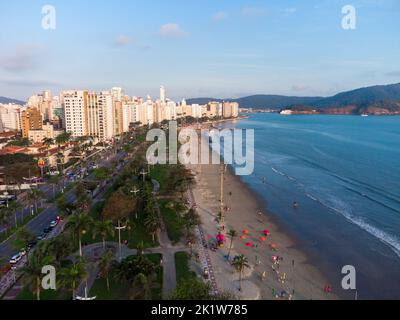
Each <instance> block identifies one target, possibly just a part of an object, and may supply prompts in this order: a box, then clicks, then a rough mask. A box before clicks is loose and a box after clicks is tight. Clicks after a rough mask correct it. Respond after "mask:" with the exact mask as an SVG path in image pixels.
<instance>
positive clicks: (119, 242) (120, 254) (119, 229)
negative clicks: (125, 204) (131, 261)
mask: <svg viewBox="0 0 400 320" xmlns="http://www.w3.org/2000/svg"><path fill="white" fill-rule="evenodd" d="M126 227H127V226H126V225H125V226H123V227H121V222H120V220H118V227H115V230H118V246H119V261H120V262H121V260H122V247H121V230H125V229H126Z"/></svg>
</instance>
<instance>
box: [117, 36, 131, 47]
mask: <svg viewBox="0 0 400 320" xmlns="http://www.w3.org/2000/svg"><path fill="white" fill-rule="evenodd" d="M132 42H133V39H132V38H131V37H129V36H126V35H119V36H118V37H117V38H116V39H115V41H114V43H115V45H117V46H126V45H128V44H131V43H132Z"/></svg>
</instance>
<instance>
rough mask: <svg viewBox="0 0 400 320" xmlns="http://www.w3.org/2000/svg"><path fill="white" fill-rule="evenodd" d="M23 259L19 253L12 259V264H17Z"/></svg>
mask: <svg viewBox="0 0 400 320" xmlns="http://www.w3.org/2000/svg"><path fill="white" fill-rule="evenodd" d="M21 259H22V256H21V254H20V253H17V254H16V255H14V256H12V257H11V259H10V264H11V265H14V264H17V263H18V262H19V261H20V260H21Z"/></svg>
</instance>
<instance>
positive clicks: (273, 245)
mask: <svg viewBox="0 0 400 320" xmlns="http://www.w3.org/2000/svg"><path fill="white" fill-rule="evenodd" d="M269 247H270V248H271V250H277V249H278V246H277V245H276V243H271V244H270V245H269Z"/></svg>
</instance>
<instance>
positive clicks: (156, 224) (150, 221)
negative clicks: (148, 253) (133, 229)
mask: <svg viewBox="0 0 400 320" xmlns="http://www.w3.org/2000/svg"><path fill="white" fill-rule="evenodd" d="M144 226H145V227H146V229H147V231H149V232H150V233H151V236H152V238H153V242H155V240H156V239H155V237H156V233H157V231H158V230H159V229H160V228H161V221H160V217H159V216H158V215H157V214H150V215H148V216H147V218H146V219H145V220H144Z"/></svg>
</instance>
